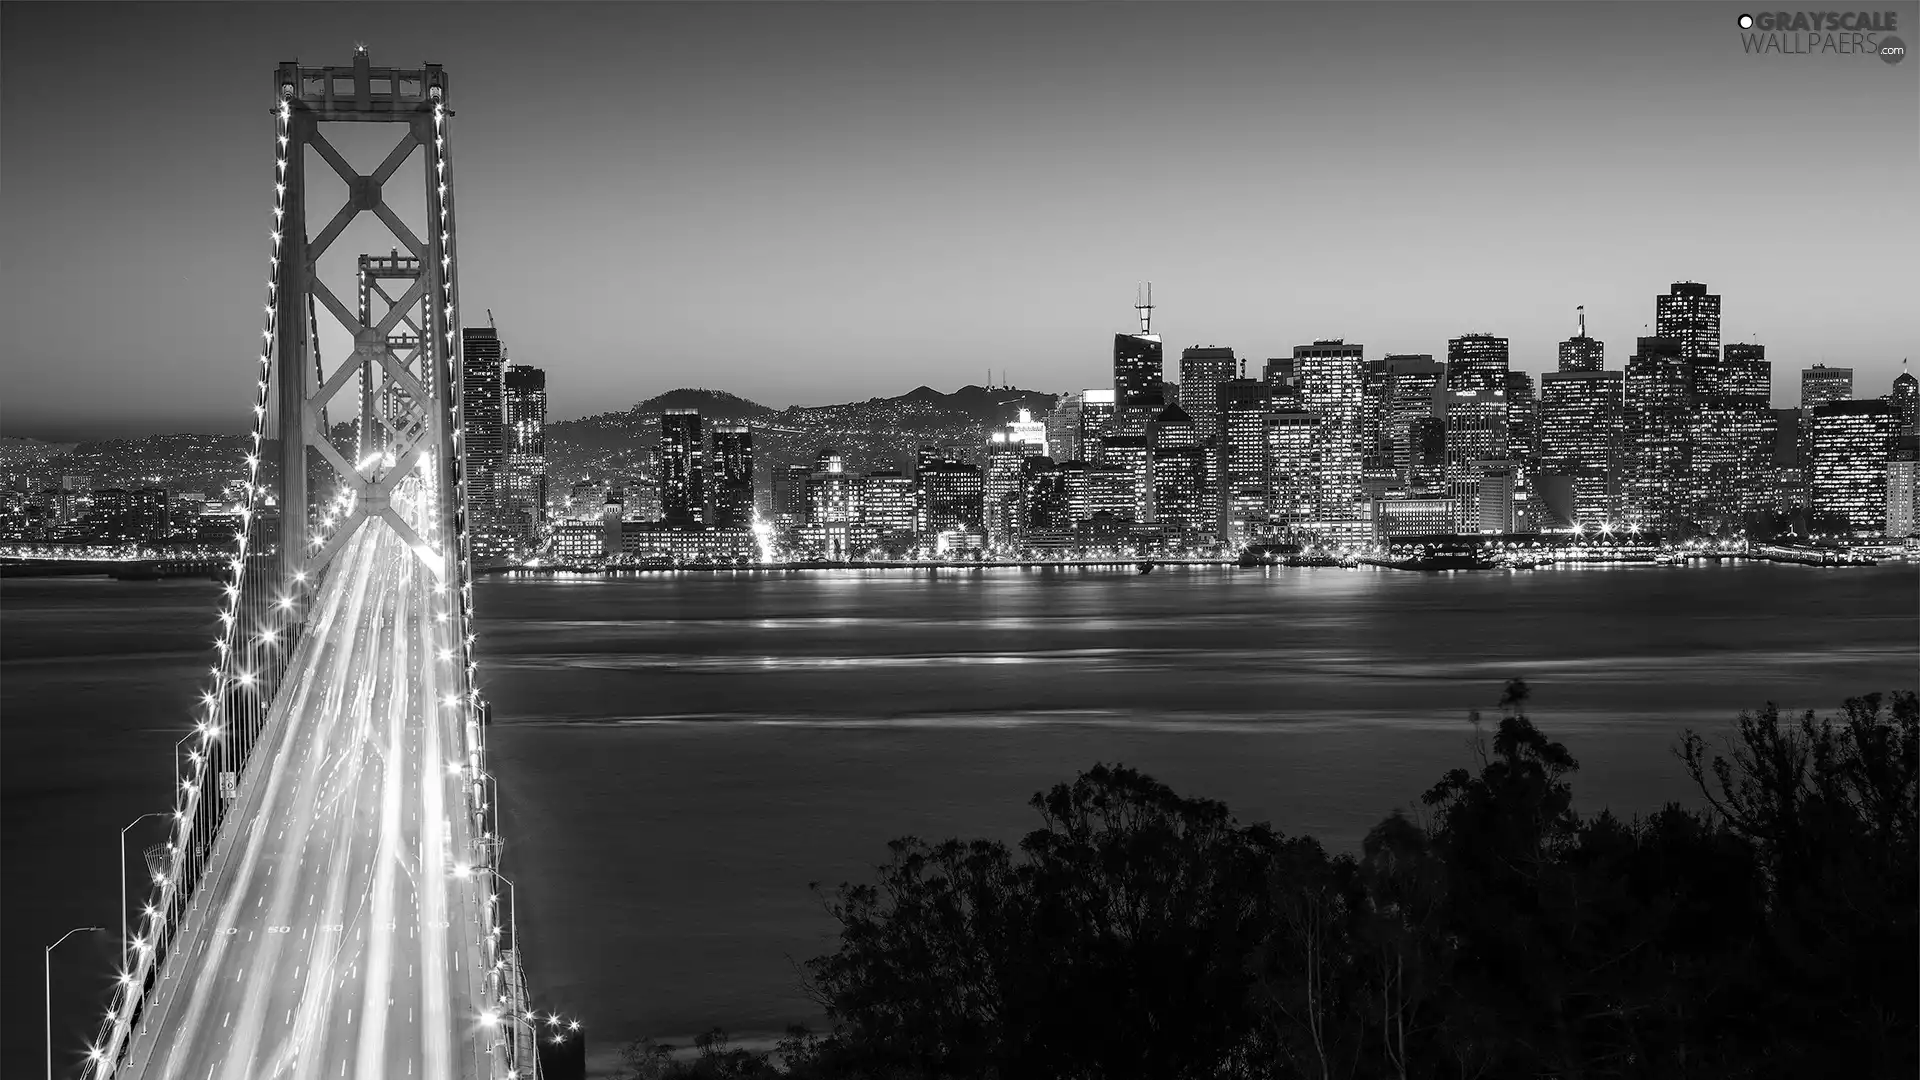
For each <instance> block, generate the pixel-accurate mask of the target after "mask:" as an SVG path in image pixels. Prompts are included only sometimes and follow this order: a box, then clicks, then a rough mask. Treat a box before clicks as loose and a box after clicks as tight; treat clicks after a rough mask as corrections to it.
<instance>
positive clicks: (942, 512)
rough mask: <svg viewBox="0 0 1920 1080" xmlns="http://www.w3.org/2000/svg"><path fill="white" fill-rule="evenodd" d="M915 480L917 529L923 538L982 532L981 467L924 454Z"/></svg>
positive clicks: (915, 521)
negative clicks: (941, 534)
mask: <svg viewBox="0 0 1920 1080" xmlns="http://www.w3.org/2000/svg"><path fill="white" fill-rule="evenodd" d="M913 480H914V519H915V520H914V527H915V529H916V531H918V532H919V533H920V534H921V535H922V536H929V535H935V534H939V533H943V532H952V531H955V530H971V529H978V528H980V526H981V521H982V510H981V506H982V497H983V494H984V490H985V489H984V488H983V487H982V485H981V482H980V466H978V465H972V464H968V463H966V462H962V461H956V460H954V459H953V458H950V457H946V456H944V455H929V454H927V453H926V452H925V451H922V454H921V458H920V462H919V465H918V467H917V468H916V469H915V470H914V476H913Z"/></svg>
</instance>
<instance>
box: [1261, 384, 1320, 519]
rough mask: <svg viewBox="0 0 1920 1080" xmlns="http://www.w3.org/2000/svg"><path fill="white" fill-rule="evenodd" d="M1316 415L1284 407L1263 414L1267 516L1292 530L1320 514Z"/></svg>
mask: <svg viewBox="0 0 1920 1080" xmlns="http://www.w3.org/2000/svg"><path fill="white" fill-rule="evenodd" d="M1319 430H1320V418H1319V417H1318V416H1316V415H1315V414H1313V413H1310V412H1302V411H1300V410H1298V409H1288V410H1284V411H1278V412H1270V413H1268V414H1267V416H1266V435H1267V519H1268V520H1269V521H1271V522H1272V523H1273V525H1274V526H1275V527H1276V528H1279V529H1280V530H1282V531H1283V532H1292V531H1294V530H1297V529H1299V528H1301V527H1302V526H1305V525H1306V524H1308V523H1309V522H1312V521H1315V520H1317V519H1318V518H1319V516H1320V497H1319V496H1320V492H1321V490H1322V485H1321V483H1320V468H1319V457H1318V452H1317V450H1316V447H1317V446H1318V445H1319V443H1320V434H1319Z"/></svg>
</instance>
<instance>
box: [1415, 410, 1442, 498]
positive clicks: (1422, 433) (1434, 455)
mask: <svg viewBox="0 0 1920 1080" xmlns="http://www.w3.org/2000/svg"><path fill="white" fill-rule="evenodd" d="M1407 433H1408V436H1409V442H1411V443H1412V452H1413V457H1412V460H1411V463H1410V464H1409V465H1408V467H1407V488H1408V490H1409V491H1410V492H1411V493H1412V494H1415V495H1420V494H1434V495H1438V494H1443V493H1445V491H1446V487H1447V421H1446V418H1445V417H1442V416H1416V417H1414V418H1413V419H1412V420H1411V421H1409V422H1408V423H1407Z"/></svg>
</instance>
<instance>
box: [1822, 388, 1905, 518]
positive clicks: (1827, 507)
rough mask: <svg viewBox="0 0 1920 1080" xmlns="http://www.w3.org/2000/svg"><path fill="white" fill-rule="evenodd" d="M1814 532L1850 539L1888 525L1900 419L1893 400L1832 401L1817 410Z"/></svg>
mask: <svg viewBox="0 0 1920 1080" xmlns="http://www.w3.org/2000/svg"><path fill="white" fill-rule="evenodd" d="M1812 426H1813V482H1812V496H1813V512H1814V524H1813V530H1814V532H1815V533H1822V532H1826V533H1831V534H1837V535H1839V536H1841V537H1846V538H1860V537H1870V536H1876V535H1879V534H1882V533H1883V532H1884V531H1885V530H1886V527H1887V509H1888V499H1887V474H1888V468H1887V466H1888V461H1889V459H1890V458H1891V456H1892V453H1893V451H1894V449H1895V438H1896V436H1897V434H1898V430H1899V417H1898V414H1897V413H1895V411H1894V408H1893V405H1892V404H1891V403H1890V402H1885V401H1880V400H1877V399H1869V400H1865V401H1830V402H1827V403H1825V404H1823V405H1819V406H1816V407H1815V408H1814V409H1813V425H1812Z"/></svg>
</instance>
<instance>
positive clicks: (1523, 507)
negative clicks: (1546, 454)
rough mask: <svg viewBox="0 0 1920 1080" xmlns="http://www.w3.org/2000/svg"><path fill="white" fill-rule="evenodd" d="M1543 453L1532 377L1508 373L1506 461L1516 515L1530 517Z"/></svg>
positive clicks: (1537, 404)
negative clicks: (1536, 478)
mask: <svg viewBox="0 0 1920 1080" xmlns="http://www.w3.org/2000/svg"><path fill="white" fill-rule="evenodd" d="M1539 451H1540V403H1539V401H1538V400H1537V399H1535V397H1534V396H1533V376H1531V375H1529V374H1527V373H1526V372H1524V371H1511V370H1509V371H1508V372H1507V460H1509V461H1511V462H1512V463H1513V468H1512V469H1511V477H1512V481H1513V482H1512V490H1511V494H1512V498H1513V507H1514V511H1515V513H1516V514H1528V513H1531V512H1532V510H1533V509H1534V508H1533V505H1532V498H1533V475H1534V467H1535V463H1536V461H1537V459H1538V456H1539Z"/></svg>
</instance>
